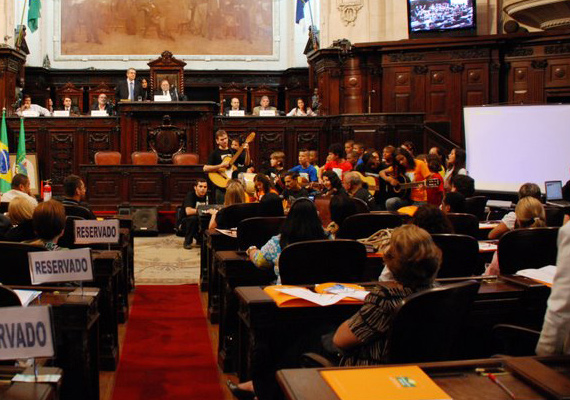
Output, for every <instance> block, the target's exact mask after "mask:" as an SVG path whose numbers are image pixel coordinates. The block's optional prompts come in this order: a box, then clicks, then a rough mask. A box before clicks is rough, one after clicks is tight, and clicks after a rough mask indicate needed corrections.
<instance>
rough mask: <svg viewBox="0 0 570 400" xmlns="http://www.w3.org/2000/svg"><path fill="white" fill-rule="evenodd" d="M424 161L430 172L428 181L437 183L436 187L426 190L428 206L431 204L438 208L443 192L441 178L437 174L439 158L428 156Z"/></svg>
mask: <svg viewBox="0 0 570 400" xmlns="http://www.w3.org/2000/svg"><path fill="white" fill-rule="evenodd" d="M426 160H427V166H428V169H429V170H430V172H431V175H430V176H429V179H437V180H438V181H439V185H438V186H436V187H428V188H426V192H427V202H428V204H433V205H434V206H437V207H439V206H440V205H441V201H442V200H443V194H444V192H445V191H444V189H443V177H442V176H441V175H440V173H439V171H440V170H441V164H440V163H439V157H438V156H437V155H435V154H428V155H427V157H426Z"/></svg>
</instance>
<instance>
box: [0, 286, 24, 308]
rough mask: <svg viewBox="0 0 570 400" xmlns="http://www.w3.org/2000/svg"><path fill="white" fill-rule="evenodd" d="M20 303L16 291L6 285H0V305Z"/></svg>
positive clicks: (13, 305)
mask: <svg viewBox="0 0 570 400" xmlns="http://www.w3.org/2000/svg"><path fill="white" fill-rule="evenodd" d="M21 305H22V302H21V301H20V298H19V297H18V295H17V294H16V292H14V291H13V290H12V289H10V288H8V287H6V286H0V307H17V306H21Z"/></svg>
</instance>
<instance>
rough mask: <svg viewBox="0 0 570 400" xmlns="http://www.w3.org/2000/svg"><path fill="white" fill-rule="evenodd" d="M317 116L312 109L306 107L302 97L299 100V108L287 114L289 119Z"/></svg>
mask: <svg viewBox="0 0 570 400" xmlns="http://www.w3.org/2000/svg"><path fill="white" fill-rule="evenodd" d="M316 115H317V114H316V113H314V112H313V110H311V108H310V107H305V101H304V100H303V99H302V98H300V97H299V98H298V99H297V107H295V108H293V109H292V110H291V111H289V112H288V113H287V116H288V117H315V116H316Z"/></svg>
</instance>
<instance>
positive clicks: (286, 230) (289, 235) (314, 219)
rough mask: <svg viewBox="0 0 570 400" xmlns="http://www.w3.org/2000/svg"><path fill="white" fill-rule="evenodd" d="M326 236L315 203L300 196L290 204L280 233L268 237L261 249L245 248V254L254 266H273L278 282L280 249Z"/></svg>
mask: <svg viewBox="0 0 570 400" xmlns="http://www.w3.org/2000/svg"><path fill="white" fill-rule="evenodd" d="M326 238H327V235H326V233H325V230H324V229H323V225H322V222H321V219H320V218H319V214H318V213H317V208H316V207H315V204H314V203H313V202H312V201H311V200H309V199H306V198H300V199H297V200H295V201H294V202H293V204H292V205H291V209H290V210H289V213H288V214H287V218H286V219H285V222H284V223H283V226H282V227H281V233H280V234H279V235H276V236H273V237H272V238H271V239H269V241H268V242H267V243H266V244H265V245H264V246H263V247H262V248H261V249H257V247H255V246H251V247H250V248H248V249H247V255H248V257H249V258H250V260H251V261H252V262H253V263H254V264H255V266H256V267H258V268H273V271H274V272H275V276H276V277H277V282H279V256H280V255H281V251H282V249H284V248H285V247H287V246H288V245H290V244H293V243H297V242H304V241H307V240H321V239H326Z"/></svg>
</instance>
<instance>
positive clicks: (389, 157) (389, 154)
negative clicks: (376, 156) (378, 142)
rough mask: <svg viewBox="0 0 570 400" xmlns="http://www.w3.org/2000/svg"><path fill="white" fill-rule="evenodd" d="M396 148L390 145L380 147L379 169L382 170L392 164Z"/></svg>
mask: <svg viewBox="0 0 570 400" xmlns="http://www.w3.org/2000/svg"><path fill="white" fill-rule="evenodd" d="M395 153H396V148H395V147H394V146H392V145H388V146H386V147H384V148H383V149H382V160H381V164H380V167H381V168H380V170H384V169H386V168H388V167H391V166H392V165H394V159H395Z"/></svg>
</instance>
